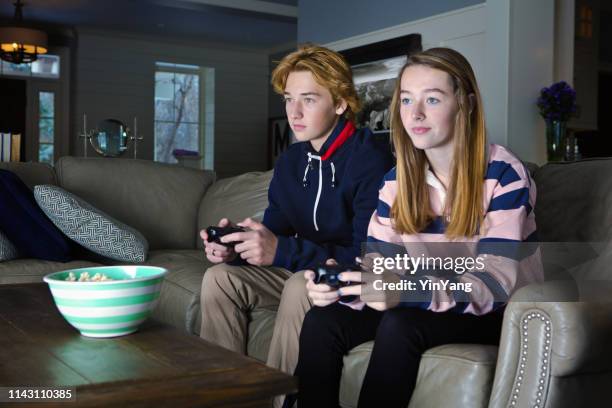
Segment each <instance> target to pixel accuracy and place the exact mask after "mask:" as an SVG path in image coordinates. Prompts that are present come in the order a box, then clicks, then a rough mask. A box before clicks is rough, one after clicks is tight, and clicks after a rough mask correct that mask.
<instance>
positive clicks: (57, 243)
mask: <svg viewBox="0 0 612 408" xmlns="http://www.w3.org/2000/svg"><path fill="white" fill-rule="evenodd" d="M0 230H1V231H2V232H4V234H5V235H6V236H7V237H8V239H9V240H10V241H11V242H12V243H13V245H14V246H15V248H17V251H19V253H20V254H21V255H22V256H24V257H28V258H37V259H46V260H49V261H59V262H67V261H69V260H71V255H70V244H69V242H68V240H67V239H66V238H65V237H64V235H63V234H62V233H61V231H59V230H58V229H57V228H56V227H55V225H53V223H52V222H51V221H49V219H48V218H47V217H46V216H45V214H44V213H43V212H42V210H41V209H40V208H38V205H37V204H36V201H35V200H34V194H33V193H32V191H31V190H30V189H29V188H28V187H27V186H26V185H25V184H24V183H23V181H21V180H20V179H19V177H17V176H16V175H15V174H13V173H12V172H10V171H7V170H0Z"/></svg>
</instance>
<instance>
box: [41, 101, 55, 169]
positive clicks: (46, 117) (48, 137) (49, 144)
mask: <svg viewBox="0 0 612 408" xmlns="http://www.w3.org/2000/svg"><path fill="white" fill-rule="evenodd" d="M38 107H39V108H38V135H39V140H38V161H39V162H41V163H49V164H51V165H52V164H53V142H54V139H55V93H54V92H39V93H38Z"/></svg>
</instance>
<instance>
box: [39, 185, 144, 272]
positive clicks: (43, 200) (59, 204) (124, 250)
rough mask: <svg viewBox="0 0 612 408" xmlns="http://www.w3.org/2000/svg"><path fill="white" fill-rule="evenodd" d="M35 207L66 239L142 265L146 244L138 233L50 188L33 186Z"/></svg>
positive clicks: (54, 188)
mask: <svg viewBox="0 0 612 408" xmlns="http://www.w3.org/2000/svg"><path fill="white" fill-rule="evenodd" d="M34 198H35V199H36V202H37V203H38V206H39V207H40V208H41V209H42V210H43V211H44V213H45V214H46V215H47V217H49V219H50V220H51V221H52V222H53V224H55V226H56V227H57V228H59V229H60V230H61V231H62V232H63V233H64V234H66V236H67V237H68V238H70V239H72V240H73V241H75V242H76V243H78V244H80V245H82V246H84V247H85V248H87V249H89V250H91V251H92V252H95V253H96V254H99V255H102V256H105V257H107V258H111V259H114V260H116V261H125V262H134V263H137V262H144V261H145V260H146V259H147V251H148V250H149V243H148V242H147V239H146V238H145V237H144V236H143V235H142V234H141V233H140V232H138V231H136V230H135V229H133V228H132V227H129V226H127V225H125V224H123V223H121V222H119V221H117V220H115V219H114V218H112V217H111V216H109V215H107V214H105V213H104V212H102V211H100V210H98V209H96V208H94V207H93V206H92V205H90V204H88V203H87V202H85V201H83V200H82V199H80V198H79V197H77V196H75V195H74V194H71V193H69V192H68V191H66V190H64V189H62V188H60V187H57V186H53V185H40V186H35V187H34Z"/></svg>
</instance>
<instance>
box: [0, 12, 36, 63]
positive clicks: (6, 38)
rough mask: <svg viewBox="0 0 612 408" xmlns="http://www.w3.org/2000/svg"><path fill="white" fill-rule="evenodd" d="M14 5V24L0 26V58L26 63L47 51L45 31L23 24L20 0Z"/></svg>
mask: <svg viewBox="0 0 612 408" xmlns="http://www.w3.org/2000/svg"><path fill="white" fill-rule="evenodd" d="M14 5H15V22H14V26H11V27H0V58H1V59H3V60H4V61H7V62H11V63H13V64H26V63H29V62H32V61H36V59H37V58H38V55H39V54H46V53H47V33H45V32H44V31H40V30H35V29H33V28H28V27H26V26H24V24H23V15H22V12H21V9H22V8H23V4H22V3H21V0H17V1H16V2H15V3H14Z"/></svg>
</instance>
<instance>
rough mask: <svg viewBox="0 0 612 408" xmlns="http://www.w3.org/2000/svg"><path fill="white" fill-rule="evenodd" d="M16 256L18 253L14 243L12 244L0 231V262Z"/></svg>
mask: <svg viewBox="0 0 612 408" xmlns="http://www.w3.org/2000/svg"><path fill="white" fill-rule="evenodd" d="M18 256H19V254H18V252H17V248H15V245H13V244H12V243H11V241H9V239H8V238H7V236H6V235H4V234H3V233H2V231H0V262H2V261H10V260H11V259H15V258H17V257H18Z"/></svg>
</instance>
